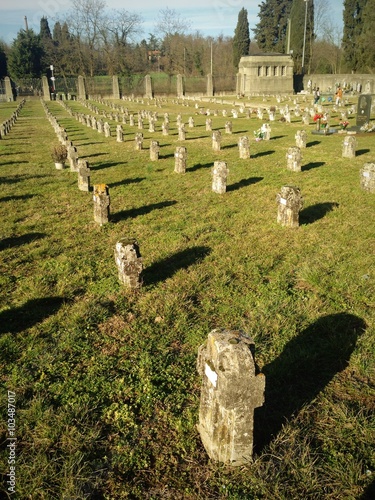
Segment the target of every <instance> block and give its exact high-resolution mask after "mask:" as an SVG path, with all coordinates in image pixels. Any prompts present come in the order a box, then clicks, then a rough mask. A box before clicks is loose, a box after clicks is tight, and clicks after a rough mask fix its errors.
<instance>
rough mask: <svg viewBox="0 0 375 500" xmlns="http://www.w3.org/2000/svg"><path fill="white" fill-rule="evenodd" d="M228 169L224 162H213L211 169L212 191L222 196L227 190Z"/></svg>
mask: <svg viewBox="0 0 375 500" xmlns="http://www.w3.org/2000/svg"><path fill="white" fill-rule="evenodd" d="M228 173H229V169H228V167H227V163H226V162H225V161H215V162H214V167H213V169H212V172H211V174H212V191H213V192H214V193H218V194H224V193H225V192H226V190H227V178H228Z"/></svg>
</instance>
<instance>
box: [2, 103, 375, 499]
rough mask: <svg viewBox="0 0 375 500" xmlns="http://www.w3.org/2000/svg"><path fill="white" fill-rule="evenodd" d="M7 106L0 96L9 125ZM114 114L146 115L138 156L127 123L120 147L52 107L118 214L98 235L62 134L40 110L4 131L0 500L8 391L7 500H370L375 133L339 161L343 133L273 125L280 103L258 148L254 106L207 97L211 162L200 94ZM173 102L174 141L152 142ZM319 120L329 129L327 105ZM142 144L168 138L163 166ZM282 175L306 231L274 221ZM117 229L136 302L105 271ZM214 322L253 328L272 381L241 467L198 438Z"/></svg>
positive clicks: (296, 122) (374, 423)
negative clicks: (218, 171)
mask: <svg viewBox="0 0 375 500" xmlns="http://www.w3.org/2000/svg"><path fill="white" fill-rule="evenodd" d="M243 102H244V103H246V104H250V105H251V106H254V108H256V107H257V105H258V104H260V105H261V106H267V107H268V106H270V105H274V104H276V101H275V100H273V99H271V98H270V99H268V100H267V101H262V100H261V99H260V101H259V100H258V101H257V100H256V99H255V98H252V99H251V100H250V101H248V100H243ZM286 103H288V104H289V106H290V107H291V108H293V101H286V102H284V103H281V106H283V105H285V104H286ZM352 103H354V104H355V103H356V101H355V99H354V100H353V101H351V103H350V104H352ZM17 104H18V103H1V104H0V121H3V120H5V119H6V118H7V117H8V116H10V115H11V113H12V111H13V110H14V109H15V108H16V106H17ZM67 104H68V106H69V107H70V108H71V109H72V110H73V111H79V112H84V113H90V112H89V110H87V108H85V107H83V105H82V104H80V103H79V102H76V101H67ZM95 104H96V105H97V106H98V107H100V108H102V109H106V110H107V111H110V108H109V106H108V105H105V104H99V103H95ZM118 104H121V105H123V106H126V107H128V109H129V111H131V112H135V113H136V112H137V111H138V110H140V109H150V110H151V111H157V112H158V116H159V119H158V121H157V124H156V132H154V133H150V132H148V126H147V121H145V128H144V130H143V131H142V132H143V134H144V150H143V151H140V152H137V151H135V150H134V135H135V133H136V132H139V131H138V130H137V128H136V127H130V126H129V125H128V124H127V125H124V126H123V127H124V133H125V136H124V142H123V143H118V142H116V135H115V125H116V123H115V122H114V121H112V120H110V121H109V122H110V124H111V127H112V130H113V132H112V137H110V138H105V137H104V135H101V134H99V133H98V132H97V131H94V130H92V129H90V128H87V127H86V126H84V125H82V124H80V123H79V122H78V121H76V120H75V119H74V118H73V117H71V116H70V115H69V114H68V113H67V111H66V110H64V108H63V107H62V106H61V105H60V104H59V103H58V102H48V103H47V105H48V108H49V110H50V111H51V113H52V114H53V115H54V116H56V117H57V118H58V120H59V122H60V124H61V125H62V126H64V127H65V128H66V130H67V133H68V136H69V139H70V140H72V141H73V142H74V145H75V146H76V147H77V149H78V153H79V156H80V157H81V158H85V159H87V160H88V161H89V162H90V165H91V169H92V170H91V184H92V185H93V184H98V183H106V184H107V185H108V186H109V190H110V196H111V221H110V222H109V223H108V224H105V225H103V226H102V227H100V226H99V225H98V224H96V223H95V222H94V220H93V203H92V193H85V192H81V191H79V190H78V187H77V174H76V173H73V172H70V171H69V169H65V170H63V171H59V170H56V169H55V167H54V164H53V161H52V159H51V157H50V149H51V146H52V144H55V143H57V138H56V135H55V133H54V130H53V128H52V126H51V124H50V123H49V121H48V120H47V118H46V114H45V112H44V110H43V107H42V105H41V103H40V101H39V100H29V101H28V102H27V103H26V105H25V106H24V108H23V110H22V111H21V114H20V117H19V119H18V121H17V123H16V124H15V125H14V127H13V128H12V130H11V132H10V134H9V135H7V136H6V137H5V138H3V139H2V140H0V178H1V186H2V190H1V195H0V213H1V230H0V283H1V291H2V293H1V297H0V356H1V363H0V366H1V381H2V384H1V386H2V389H1V392H0V399H1V424H0V426H1V427H0V431H1V442H2V443H3V446H2V451H1V462H0V463H1V471H2V475H3V482H2V486H1V487H2V488H3V491H4V492H6V490H7V483H6V481H8V480H9V477H7V476H6V474H9V471H10V469H9V467H10V464H9V463H8V459H9V448H7V447H6V444H7V443H8V441H7V439H8V438H9V437H10V435H9V429H8V426H7V419H8V416H7V397H8V392H7V391H12V392H14V393H15V397H16V403H15V410H16V413H15V420H16V429H15V436H16V438H17V441H16V458H15V463H16V476H15V477H16V479H15V482H16V491H17V494H16V495H15V496H13V497H14V498H20V499H26V498H30V499H86V498H90V499H91V498H93V499H108V500H109V499H116V500H117V499H125V498H131V499H156V498H160V499H165V498H170V499H202V500H206V499H213V500H214V499H215V500H216V499H225V498H228V499H238V500H240V499H272V500H275V499H280V500H290V499H298V500H300V499H332V500H333V499H334V500H337V499H345V500H354V499H366V498H368V499H370V498H374V496H372V495H373V494H374V477H375V451H374V450H375V447H374V444H375V420H374V409H375V379H374V354H375V350H374V339H375V324H374V319H375V266H374V253H375V231H374V212H375V195H374V194H370V193H367V192H365V191H363V190H361V188H360V182H359V181H360V175H359V172H360V169H361V168H362V166H363V164H364V163H366V162H374V154H375V151H374V147H375V141H374V135H370V134H367V135H366V134H361V135H359V136H358V145H357V155H356V157H355V158H354V159H346V158H342V156H341V151H342V141H343V136H341V135H340V134H333V135H330V136H317V135H312V133H311V132H312V131H313V130H314V128H315V125H314V124H313V122H312V121H311V125H309V126H304V127H303V126H302V124H301V118H296V117H293V118H292V123H291V124H286V123H282V122H280V121H279V118H280V115H279V114H278V115H277V121H275V122H271V128H272V132H271V140H270V141H260V142H255V140H254V136H253V132H254V131H255V130H257V129H259V128H260V126H261V124H262V123H263V122H262V121H260V120H259V119H258V118H257V117H256V114H255V113H252V115H251V117H250V118H246V117H245V115H244V114H241V115H240V117H239V118H237V119H232V118H230V117H229V116H228V117H223V116H222V114H221V110H222V109H224V108H225V109H227V110H228V111H230V110H231V109H232V108H233V107H234V105H232V106H231V105H223V104H214V103H204V104H203V106H204V107H205V109H206V108H208V107H209V108H210V109H211V110H214V109H215V108H216V109H219V110H220V112H219V115H218V116H210V117H211V118H212V121H213V129H214V130H215V129H220V130H221V131H222V149H221V151H219V152H215V153H214V152H213V151H212V148H211V132H208V131H206V127H205V120H206V116H204V115H199V114H196V109H195V108H194V105H193V102H192V101H190V102H189V107H187V106H182V105H181V103H180V104H177V103H174V102H172V100H168V101H167V102H163V103H162V107H161V108H157V107H155V106H153V105H150V106H148V104H147V103H146V102H145V103H144V104H142V103H136V102H129V101H121V102H120V101H118ZM301 106H304V103H303V102H302V101H301ZM237 109H238V108H237ZM165 112H169V113H170V135H169V136H163V135H162V133H161V123H162V121H163V114H164V113H165ZM179 112H180V113H181V114H182V116H183V121H184V122H185V123H186V131H187V134H186V141H184V142H183V143H181V142H179V141H178V140H177V139H178V135H177V127H176V115H177V113H179ZM90 114H92V113H90ZM189 116H193V117H194V119H195V127H194V128H193V129H189V128H188V126H187V121H188V117H189ZM228 120H231V121H232V123H233V134H232V135H229V134H225V133H224V124H225V122H226V121H228ZM349 122H350V125H353V124H355V117H354V116H353V115H351V116H350V118H349ZM331 125H332V126H334V127H336V128H338V127H339V117H338V116H337V113H336V114H335V113H333V114H332V121H331ZM303 128H304V129H305V130H307V132H308V140H307V146H308V147H307V148H306V149H304V150H303V151H302V154H303V161H302V171H301V172H291V171H289V170H287V169H286V152H287V149H288V148H289V147H291V146H294V145H295V138H294V136H295V133H296V131H297V130H301V129H303ZM242 135H248V136H249V137H250V140H251V156H252V157H251V158H250V159H248V160H240V159H239V156H238V147H237V143H238V139H239V137H240V136H242ZM151 139H155V140H158V141H159V143H160V146H161V151H160V159H159V161H157V162H151V161H150V160H149V150H148V147H149V143H150V140H151ZM180 145H184V146H186V147H187V151H188V160H187V171H186V174H182V175H181V174H176V173H174V171H173V170H174V152H175V148H176V147H177V146H180ZM215 160H223V161H226V162H227V163H228V168H229V171H230V172H229V178H228V187H227V192H226V193H225V194H224V195H218V194H215V193H213V192H212V190H211V168H212V166H213V162H214V161H215ZM284 185H294V186H298V187H299V188H300V190H301V193H302V196H303V199H304V207H303V209H302V212H301V214H300V227H299V228H298V229H288V228H284V227H281V226H280V225H278V224H277V222H276V213H277V203H276V195H277V194H278V192H279V190H280V188H281V187H282V186H284ZM125 236H129V237H135V238H136V239H137V241H138V243H139V246H140V252H141V254H142V257H143V264H144V285H143V287H142V289H141V291H139V292H129V291H126V290H125V289H124V287H123V286H122V285H121V284H120V283H119V281H118V276H117V269H116V267H115V263H114V256H113V253H114V246H115V243H116V242H117V241H118V240H119V239H120V238H122V237H125ZM214 328H228V329H240V330H243V331H244V332H245V333H247V334H248V335H250V336H251V337H252V338H253V339H254V341H255V344H256V360H257V363H258V365H259V367H260V369H261V370H262V371H263V372H264V373H265V375H266V386H267V388H266V404H265V405H264V407H262V408H260V409H258V410H256V414H255V442H256V448H255V453H254V461H253V463H250V464H249V465H248V466H243V467H239V468H231V467H230V466H225V465H222V464H217V463H214V462H211V461H210V460H209V458H208V456H207V454H206V452H205V450H204V449H203V447H202V444H201V441H200V437H199V434H198V432H197V429H196V424H197V418H198V408H199V397H200V384H201V380H200V377H199V375H198V373H197V371H196V359H197V350H198V347H199V346H200V345H201V344H202V343H204V342H205V340H206V338H207V334H208V333H209V332H210V331H211V330H212V329H214Z"/></svg>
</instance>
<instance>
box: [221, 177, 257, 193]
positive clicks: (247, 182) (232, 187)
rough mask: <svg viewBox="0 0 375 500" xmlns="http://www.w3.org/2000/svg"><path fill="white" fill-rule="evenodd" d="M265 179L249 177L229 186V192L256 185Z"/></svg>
mask: <svg viewBox="0 0 375 500" xmlns="http://www.w3.org/2000/svg"><path fill="white" fill-rule="evenodd" d="M263 179H264V177H249V178H248V179H242V180H240V181H239V182H236V183H235V184H231V185H230V186H227V191H236V190H237V189H241V188H243V187H246V186H251V185H252V184H256V183H257V182H260V181H262V180H263Z"/></svg>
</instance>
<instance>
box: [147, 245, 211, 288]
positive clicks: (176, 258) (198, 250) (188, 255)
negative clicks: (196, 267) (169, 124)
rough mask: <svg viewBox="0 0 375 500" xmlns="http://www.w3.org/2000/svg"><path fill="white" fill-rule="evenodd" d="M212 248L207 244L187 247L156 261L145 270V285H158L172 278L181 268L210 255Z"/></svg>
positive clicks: (185, 267)
mask: <svg viewBox="0 0 375 500" xmlns="http://www.w3.org/2000/svg"><path fill="white" fill-rule="evenodd" d="M210 252H211V249H210V248H209V247H206V246H196V247H192V248H186V249H185V250H182V251H181V252H177V253H175V254H174V255H172V256H170V257H167V258H165V259H162V260H160V261H158V262H155V263H154V264H152V265H151V266H150V267H148V268H146V269H145V270H144V272H143V279H144V283H145V285H146V286H147V285H156V284H157V283H159V282H160V281H165V280H166V279H168V278H171V277H172V276H173V275H174V274H175V273H176V272H177V271H178V270H179V269H187V268H188V267H190V266H191V265H193V264H195V263H196V262H199V261H200V260H202V259H204V258H205V257H207V255H209V254H210Z"/></svg>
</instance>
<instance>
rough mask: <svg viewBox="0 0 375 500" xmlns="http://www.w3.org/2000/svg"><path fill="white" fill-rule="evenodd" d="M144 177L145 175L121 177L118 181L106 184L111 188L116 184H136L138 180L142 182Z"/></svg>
mask: <svg viewBox="0 0 375 500" xmlns="http://www.w3.org/2000/svg"><path fill="white" fill-rule="evenodd" d="M145 179H146V177H135V178H134V179H123V180H122V181H118V182H111V183H110V184H108V187H110V188H113V187H116V186H125V185H126V184H138V182H142V181H144V180H145Z"/></svg>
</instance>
